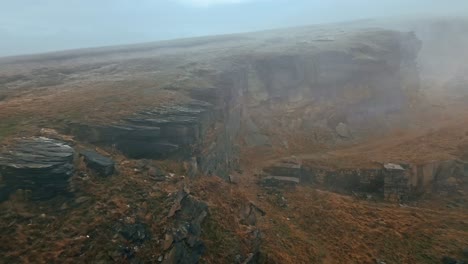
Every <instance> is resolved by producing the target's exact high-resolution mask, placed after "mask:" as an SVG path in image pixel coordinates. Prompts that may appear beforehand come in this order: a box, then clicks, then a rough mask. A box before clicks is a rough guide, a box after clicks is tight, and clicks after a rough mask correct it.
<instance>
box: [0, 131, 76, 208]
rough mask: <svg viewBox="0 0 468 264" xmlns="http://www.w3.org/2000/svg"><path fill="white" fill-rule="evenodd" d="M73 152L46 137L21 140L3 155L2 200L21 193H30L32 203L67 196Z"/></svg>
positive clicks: (0, 166)
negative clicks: (58, 195)
mask: <svg viewBox="0 0 468 264" xmlns="http://www.w3.org/2000/svg"><path fill="white" fill-rule="evenodd" d="M74 153H75V152H74V150H73V148H72V147H70V146H69V145H67V144H65V143H64V142H62V141H58V140H54V139H49V138H45V137H37V138H22V139H18V140H16V141H15V142H14V144H13V145H11V146H8V147H7V148H6V150H5V151H3V152H1V153H0V174H1V176H2V184H3V187H2V189H1V190H0V199H3V200H4V199H7V198H8V196H9V195H10V194H11V193H13V192H15V191H16V190H18V189H22V190H29V191H30V192H31V193H30V197H29V198H31V199H33V200H45V199H49V198H52V197H54V196H56V195H57V194H62V193H68V189H69V179H70V177H71V176H72V175H73V173H74V165H73V159H74Z"/></svg>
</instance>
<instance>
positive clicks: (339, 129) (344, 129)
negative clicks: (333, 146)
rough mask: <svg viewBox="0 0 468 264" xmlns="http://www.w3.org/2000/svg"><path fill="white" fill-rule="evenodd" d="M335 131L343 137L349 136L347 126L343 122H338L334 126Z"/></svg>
mask: <svg viewBox="0 0 468 264" xmlns="http://www.w3.org/2000/svg"><path fill="white" fill-rule="evenodd" d="M335 131H336V133H337V134H338V135H339V136H340V137H343V138H350V137H351V133H350V132H349V129H348V126H347V125H346V124H345V123H339V124H338V125H337V126H336V128H335Z"/></svg>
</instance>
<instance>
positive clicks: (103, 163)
mask: <svg viewBox="0 0 468 264" xmlns="http://www.w3.org/2000/svg"><path fill="white" fill-rule="evenodd" d="M80 155H81V156H83V158H84V161H85V162H86V165H87V166H88V167H89V168H90V169H92V170H94V171H95V172H97V173H98V174H99V175H101V176H109V175H112V174H113V173H114V170H115V162H114V161H113V160H112V159H110V158H108V157H104V156H103V155H101V154H99V153H97V152H96V151H91V150H83V151H80Z"/></svg>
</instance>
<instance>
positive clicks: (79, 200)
mask: <svg viewBox="0 0 468 264" xmlns="http://www.w3.org/2000/svg"><path fill="white" fill-rule="evenodd" d="M90 200H91V197H88V196H81V197H78V198H76V199H75V203H76V204H82V203H86V202H87V201H90Z"/></svg>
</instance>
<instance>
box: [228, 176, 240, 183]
mask: <svg viewBox="0 0 468 264" xmlns="http://www.w3.org/2000/svg"><path fill="white" fill-rule="evenodd" d="M229 182H230V183H232V184H238V183H239V177H238V176H237V175H233V174H229Z"/></svg>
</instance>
